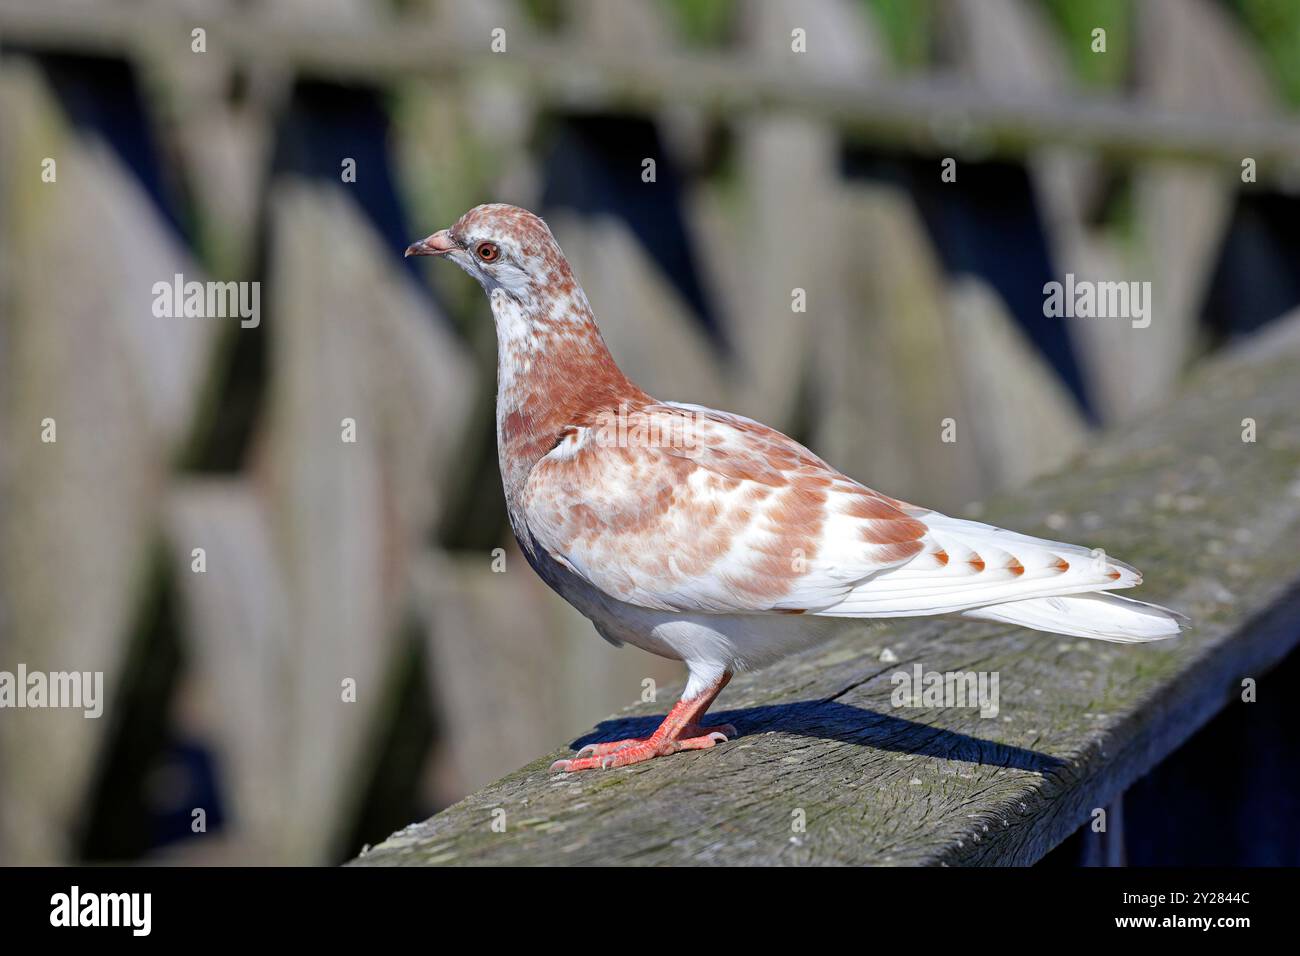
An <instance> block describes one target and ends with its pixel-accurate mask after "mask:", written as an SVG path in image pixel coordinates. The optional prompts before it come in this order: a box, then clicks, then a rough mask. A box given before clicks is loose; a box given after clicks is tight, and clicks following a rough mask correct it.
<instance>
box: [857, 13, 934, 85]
mask: <svg viewBox="0 0 1300 956" xmlns="http://www.w3.org/2000/svg"><path fill="white" fill-rule="evenodd" d="M862 2H863V3H864V4H865V5H866V7H867V9H868V10H869V11H870V13H871V16H872V19H874V20H875V23H876V26H877V27H878V28H879V29H880V32H881V35H882V36H883V38H884V41H885V46H886V48H887V49H888V50H889V55H890V59H891V60H892V61H893V63H894V65H895V66H897V67H899V68H901V69H904V70H906V69H909V68H916V67H922V66H925V65H926V64H927V63H928V62H929V60H930V37H931V33H932V29H933V26H934V0H862Z"/></svg>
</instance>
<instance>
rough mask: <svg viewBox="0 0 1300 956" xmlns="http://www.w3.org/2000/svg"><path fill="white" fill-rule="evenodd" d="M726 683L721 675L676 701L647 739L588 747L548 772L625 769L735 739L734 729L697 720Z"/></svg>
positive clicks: (560, 761) (632, 739) (633, 738)
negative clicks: (609, 768) (632, 765)
mask: <svg viewBox="0 0 1300 956" xmlns="http://www.w3.org/2000/svg"><path fill="white" fill-rule="evenodd" d="M729 680H731V675H730V674H727V673H724V674H723V675H722V676H721V677H719V678H718V679H717V680H716V681H714V682H713V683H712V684H711V685H709V687H708V688H706V689H705V691H704V692H703V693H702V694H699V695H698V696H696V697H692V698H690V699H689V700H688V699H686V698H682V699H681V700H679V701H678V702H677V703H676V704H674V705H673V709H672V710H671V711H669V712H668V716H667V717H665V718H664V722H663V723H662V724H660V725H659V729H658V730H656V731H655V732H654V733H653V734H651V735H650V736H649V737H631V738H629V739H627V740H614V741H609V742H608V743H601V744H588V745H587V746H585V747H583V748H582V749H581V750H579V751H578V756H577V757H575V758H573V759H571V760H557V761H555V763H553V764H551V769H552V770H568V771H574V770H597V769H603V768H606V767H625V766H627V765H628V764H633V763H640V762H641V761H643V760H650V759H651V758H653V757H666V756H667V755H668V754H674V753H677V751H679V750H707V749H708V748H710V747H712V746H713V745H714V744H716V743H726V741H727V740H729V739H730V738H732V737H735V736H736V728H735V727H733V726H732V725H731V724H720V725H719V726H717V727H704V726H701V725H700V722H699V721H700V718H701V717H703V716H704V712H705V711H706V710H708V709H709V705H711V704H712V703H713V701H714V699H715V698H717V696H718V694H720V693H721V692H722V688H724V687H726V686H727V681H729Z"/></svg>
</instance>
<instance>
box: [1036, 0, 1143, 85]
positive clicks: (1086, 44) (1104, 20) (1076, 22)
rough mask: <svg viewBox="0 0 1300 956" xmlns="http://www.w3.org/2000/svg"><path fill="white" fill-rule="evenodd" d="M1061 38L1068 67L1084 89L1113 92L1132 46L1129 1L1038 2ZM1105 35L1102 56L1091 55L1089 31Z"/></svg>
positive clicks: (1125, 74) (1125, 69)
mask: <svg viewBox="0 0 1300 956" xmlns="http://www.w3.org/2000/svg"><path fill="white" fill-rule="evenodd" d="M1042 2H1043V5H1044V6H1045V7H1046V9H1047V12H1048V14H1049V15H1050V16H1051V18H1052V20H1053V21H1055V23H1056V25H1057V27H1058V28H1059V29H1060V31H1061V33H1062V34H1064V40H1065V46H1066V51H1067V54H1068V56H1069V59H1070V66H1071V67H1072V69H1073V70H1074V73H1075V75H1076V76H1077V77H1078V78H1079V80H1080V81H1081V82H1082V83H1083V84H1084V85H1085V86H1093V87H1098V88H1100V89H1107V90H1115V89H1119V88H1120V87H1122V86H1123V85H1124V81H1125V80H1126V79H1127V77H1128V72H1129V50H1130V49H1131V48H1132V45H1133V30H1134V8H1133V2H1132V0H1042ZM1098 27H1100V28H1101V29H1103V30H1105V31H1106V52H1105V53H1094V52H1093V49H1092V43H1093V41H1092V31H1093V30H1095V29H1097V28H1098Z"/></svg>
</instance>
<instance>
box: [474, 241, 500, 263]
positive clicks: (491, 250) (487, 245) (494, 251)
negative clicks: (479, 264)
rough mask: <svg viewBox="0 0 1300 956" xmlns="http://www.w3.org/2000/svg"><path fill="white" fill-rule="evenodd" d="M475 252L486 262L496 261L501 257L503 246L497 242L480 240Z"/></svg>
mask: <svg viewBox="0 0 1300 956" xmlns="http://www.w3.org/2000/svg"><path fill="white" fill-rule="evenodd" d="M474 254H475V255H476V256H478V257H479V258H480V259H482V260H483V261H484V262H496V261H497V260H498V259H500V258H501V248H500V247H499V246H498V245H497V244H496V243H495V242H480V243H479V244H478V245H477V246H475V247H474Z"/></svg>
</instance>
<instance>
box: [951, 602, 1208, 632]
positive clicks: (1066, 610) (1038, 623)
mask: <svg viewBox="0 0 1300 956" xmlns="http://www.w3.org/2000/svg"><path fill="white" fill-rule="evenodd" d="M962 617H973V618H977V619H978V620H981V621H998V622H1000V623H1003V624H1018V625H1020V626H1021V627H1032V628H1033V629H1034V630H1037V631H1047V632H1049V633H1051V634H1068V635H1070V636H1071V637H1091V638H1094V639H1096V640H1099V641H1114V642H1116V643H1119V644H1136V643H1142V642H1145V641H1160V640H1164V639H1165V638H1167V637H1173V636H1175V635H1176V634H1178V632H1179V631H1181V630H1182V629H1183V621H1184V620H1185V618H1183V617H1182V616H1181V615H1179V614H1178V613H1176V612H1174V611H1171V610H1169V609H1168V608H1163V607H1161V606H1160V605H1158V604H1147V603H1146V602H1145V601H1134V600H1133V599H1132V598H1126V597H1120V596H1119V595H1118V594H1101V593H1094V594H1071V595H1065V596H1058V597H1043V598H1029V599H1027V600H1024V601H1009V602H1007V603H1005V604H990V605H987V606H985V607H977V608H971V609H970V610H968V611H963V612H962Z"/></svg>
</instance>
